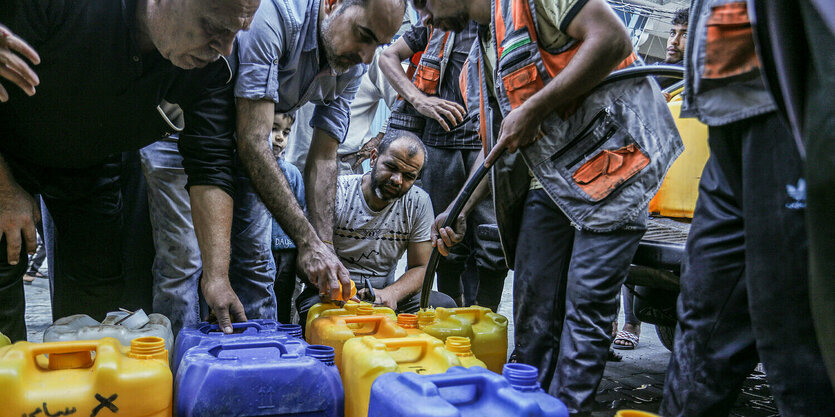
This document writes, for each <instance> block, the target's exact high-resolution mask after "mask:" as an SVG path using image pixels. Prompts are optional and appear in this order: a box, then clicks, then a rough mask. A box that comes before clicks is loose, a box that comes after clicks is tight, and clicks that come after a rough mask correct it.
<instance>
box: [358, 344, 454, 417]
mask: <svg viewBox="0 0 835 417" xmlns="http://www.w3.org/2000/svg"><path fill="white" fill-rule="evenodd" d="M451 366H461V361H459V360H458V357H457V356H455V354H454V353H452V352H450V351H448V350H446V349H445V348H444V344H443V342H441V341H440V340H438V339H436V338H434V337H432V336H429V335H425V334H423V335H413V336H410V337H399V338H394V339H377V338H374V337H371V336H363V337H355V338H353V339H350V340H348V341H347V342H345V346H344V347H343V349H342V367H343V372H342V385H343V387H344V388H345V417H366V416H367V415H368V401H369V399H370V398H371V384H372V383H374V380H375V379H377V377H378V376H380V375H382V374H384V373H387V372H415V373H418V374H438V373H443V372H446V370H447V369H449V368H450V367H451Z"/></svg>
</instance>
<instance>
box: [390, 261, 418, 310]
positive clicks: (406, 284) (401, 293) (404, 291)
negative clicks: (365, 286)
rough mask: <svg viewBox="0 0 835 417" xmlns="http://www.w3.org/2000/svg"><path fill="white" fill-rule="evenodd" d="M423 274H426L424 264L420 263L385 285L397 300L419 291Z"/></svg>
mask: <svg viewBox="0 0 835 417" xmlns="http://www.w3.org/2000/svg"><path fill="white" fill-rule="evenodd" d="M424 274H426V265H420V266H417V267H414V268H411V267H410V268H409V270H408V271H406V273H405V274H403V276H401V277H400V279H398V280H397V281H394V283H393V284H391V285H389V286H388V287H386V290H387V291H391V293H392V294H393V296H394V298H395V299H396V300H397V301H398V302H399V301H400V300H402V299H404V298H406V297H408V296H411V295H413V294H417V293H418V292H419V291H420V287H421V286H422V285H423V275H424Z"/></svg>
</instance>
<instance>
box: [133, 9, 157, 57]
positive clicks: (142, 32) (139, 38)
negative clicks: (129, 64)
mask: <svg viewBox="0 0 835 417" xmlns="http://www.w3.org/2000/svg"><path fill="white" fill-rule="evenodd" d="M148 7H149V4H148V0H137V2H136V13H134V16H133V19H134V24H135V25H136V42H137V43H138V44H139V50H140V51H141V52H143V53H145V52H151V51H153V50H154V49H155V48H156V47H155V46H154V42H153V41H152V40H151V35H150V33H151V31H150V29H149V28H148Z"/></svg>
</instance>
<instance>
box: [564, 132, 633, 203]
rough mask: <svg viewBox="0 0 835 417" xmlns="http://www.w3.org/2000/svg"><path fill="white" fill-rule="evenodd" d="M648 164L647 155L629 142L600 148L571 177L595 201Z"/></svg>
mask: <svg viewBox="0 0 835 417" xmlns="http://www.w3.org/2000/svg"><path fill="white" fill-rule="evenodd" d="M648 164H649V157H648V156H647V155H646V154H645V153H644V152H643V151H641V150H640V149H639V148H638V147H637V146H635V144H629V145H627V146H624V147H623V148H620V149H616V150H605V149H604V150H601V151H600V152H599V153H598V154H597V155H595V156H594V157H593V158H591V159H589V160H588V161H586V163H584V164H583V165H581V166H580V168H578V169H577V171H575V172H574V175H572V177H571V178H573V179H574V181H575V182H576V183H577V185H578V186H579V187H580V189H582V190H583V191H584V192H585V193H586V194H588V195H589V197H591V198H592V199H594V200H595V201H597V200H602V199H603V198H605V197H606V196H607V195H609V194H611V192H612V191H614V190H615V189H616V188H617V187H618V186H619V185H621V184H623V183H624V182H626V180H628V179H629V178H632V176H634V175H635V174H636V173H638V172H639V171H640V170H642V169H643V168H644V167H646V166H647V165H648Z"/></svg>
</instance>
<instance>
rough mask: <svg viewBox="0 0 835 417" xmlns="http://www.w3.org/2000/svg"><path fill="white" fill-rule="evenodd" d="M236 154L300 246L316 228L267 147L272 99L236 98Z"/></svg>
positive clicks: (256, 189)
mask: <svg viewBox="0 0 835 417" xmlns="http://www.w3.org/2000/svg"><path fill="white" fill-rule="evenodd" d="M237 106H238V154H239V156H240V159H241V162H242V163H243V165H244V167H245V168H246V170H247V174H248V175H249V178H250V180H251V181H252V185H253V186H254V187H255V191H257V192H258V195H259V197H261V201H263V202H264V205H265V206H267V209H268V210H269V211H270V213H271V214H272V215H273V217H274V218H275V219H276V221H278V224H280V225H281V228H282V229H283V230H284V231H285V232H286V233H287V235H288V236H290V238H291V239H293V241H294V242H295V243H296V244H297V245H299V246H303V245H305V244H307V243H309V242H310V241H311V239H315V232H314V230H313V228H312V226H311V225H310V222H308V221H307V218H305V216H304V212H303V211H302V209H301V207H300V206H299V203H298V201H296V196H295V194H293V192H292V190H291V189H290V184H289V183H288V182H287V178H286V177H285V176H284V173H283V172H281V168H279V166H278V162H276V160H275V156H274V155H273V153H272V150H271V149H270V144H269V133H270V128H271V126H272V118H273V109H274V106H273V105H272V103H271V102H258V101H251V100H245V99H239V100H238V104H237Z"/></svg>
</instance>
